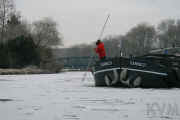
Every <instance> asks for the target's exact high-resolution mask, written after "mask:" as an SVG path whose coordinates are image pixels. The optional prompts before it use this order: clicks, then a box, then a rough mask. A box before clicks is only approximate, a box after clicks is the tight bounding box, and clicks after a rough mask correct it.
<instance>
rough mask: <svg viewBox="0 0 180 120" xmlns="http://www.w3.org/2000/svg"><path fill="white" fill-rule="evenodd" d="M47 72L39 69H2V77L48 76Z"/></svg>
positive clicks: (0, 71) (0, 70)
mask: <svg viewBox="0 0 180 120" xmlns="http://www.w3.org/2000/svg"><path fill="white" fill-rule="evenodd" d="M48 73H50V72H49V71H47V70H42V69H38V68H35V69H34V68H23V69H0V75H17V74H48Z"/></svg>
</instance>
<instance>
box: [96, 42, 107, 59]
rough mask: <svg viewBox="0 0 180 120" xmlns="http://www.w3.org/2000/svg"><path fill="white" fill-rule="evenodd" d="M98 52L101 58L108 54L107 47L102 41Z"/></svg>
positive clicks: (97, 48)
mask: <svg viewBox="0 0 180 120" xmlns="http://www.w3.org/2000/svg"><path fill="white" fill-rule="evenodd" d="M96 53H98V55H99V58H100V59H101V58H104V57H105V56H106V52H105V49H104V44H103V43H102V42H101V43H99V44H98V45H97V47H96Z"/></svg>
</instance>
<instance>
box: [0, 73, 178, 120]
mask: <svg viewBox="0 0 180 120" xmlns="http://www.w3.org/2000/svg"><path fill="white" fill-rule="evenodd" d="M83 74H84V73H83V72H65V73H60V74H49V75H46V74H45V75H11V76H10V75H4V76H0V120H180V89H139V88H138V89H121V88H104V87H101V88H97V87H94V82H93V77H92V76H91V74H90V73H88V76H87V78H86V80H85V81H83V82H82V77H83Z"/></svg>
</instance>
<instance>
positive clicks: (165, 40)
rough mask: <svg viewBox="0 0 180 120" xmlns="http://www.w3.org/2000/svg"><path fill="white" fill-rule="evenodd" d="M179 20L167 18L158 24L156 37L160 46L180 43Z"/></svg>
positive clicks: (164, 46)
mask: <svg viewBox="0 0 180 120" xmlns="http://www.w3.org/2000/svg"><path fill="white" fill-rule="evenodd" d="M179 32H180V22H179V20H177V21H176V20H173V19H167V20H163V21H162V22H161V23H160V24H159V25H158V38H159V43H160V47H161V48H166V47H172V46H173V45H179V43H180V35H179Z"/></svg>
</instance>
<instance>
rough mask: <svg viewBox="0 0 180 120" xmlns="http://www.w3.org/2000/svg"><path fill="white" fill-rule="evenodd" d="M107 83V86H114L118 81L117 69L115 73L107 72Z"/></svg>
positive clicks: (105, 77)
mask: <svg viewBox="0 0 180 120" xmlns="http://www.w3.org/2000/svg"><path fill="white" fill-rule="evenodd" d="M104 79H105V83H106V85H107V86H113V85H115V84H117V82H118V72H117V70H113V74H106V75H105V76H104Z"/></svg>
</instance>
